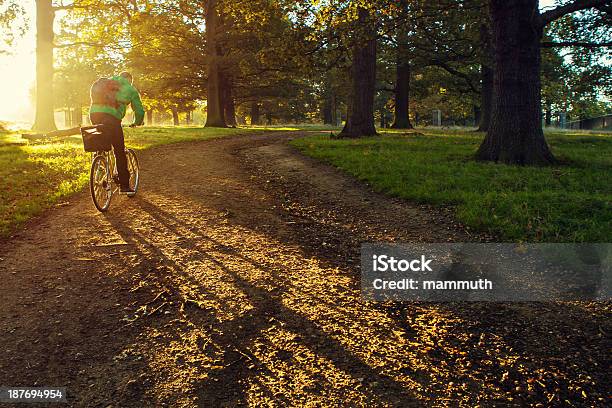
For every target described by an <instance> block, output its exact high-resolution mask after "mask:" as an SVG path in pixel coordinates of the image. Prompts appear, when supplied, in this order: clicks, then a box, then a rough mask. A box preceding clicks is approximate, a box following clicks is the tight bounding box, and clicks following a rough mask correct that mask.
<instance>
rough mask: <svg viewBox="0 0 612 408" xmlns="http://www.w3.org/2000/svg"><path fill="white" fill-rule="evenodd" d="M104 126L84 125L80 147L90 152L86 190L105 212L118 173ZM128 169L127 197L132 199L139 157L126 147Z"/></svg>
mask: <svg viewBox="0 0 612 408" xmlns="http://www.w3.org/2000/svg"><path fill="white" fill-rule="evenodd" d="M103 126H104V125H93V126H84V127H82V128H81V136H82V137H83V147H84V149H85V151H86V152H90V153H91V168H90V172H89V191H90V193H91V198H92V200H93V202H94V205H95V206H96V208H97V209H98V211H100V212H106V211H108V209H109V207H110V204H111V200H112V198H113V194H115V193H116V192H117V191H118V190H119V176H118V172H117V163H116V160H115V153H114V151H113V147H112V145H111V143H110V140H108V138H106V137H105V136H104V134H103V132H102V128H103ZM125 155H126V157H127V164H128V171H129V173H130V181H129V185H130V188H131V189H132V190H134V192H133V193H128V194H127V196H128V197H130V198H132V197H134V196H135V195H136V192H137V190H138V183H139V181H140V173H139V168H138V159H137V158H136V153H134V150H132V149H125Z"/></svg>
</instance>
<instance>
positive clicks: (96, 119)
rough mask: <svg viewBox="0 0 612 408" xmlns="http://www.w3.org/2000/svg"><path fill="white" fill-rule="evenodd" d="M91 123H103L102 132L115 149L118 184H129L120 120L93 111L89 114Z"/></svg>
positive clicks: (125, 185)
mask: <svg viewBox="0 0 612 408" xmlns="http://www.w3.org/2000/svg"><path fill="white" fill-rule="evenodd" d="M89 119H91V123H92V124H93V125H104V127H103V128H102V132H103V133H105V134H106V135H107V136H108V137H110V140H111V143H112V144H113V150H114V151H115V159H116V160H117V173H119V184H121V185H122V186H124V187H127V186H129V184H130V172H129V171H128V167H127V158H126V157H125V140H124V138H123V128H122V127H121V121H120V120H119V119H117V118H116V117H114V116H113V115H110V114H108V113H103V112H94V113H91V114H90V115H89Z"/></svg>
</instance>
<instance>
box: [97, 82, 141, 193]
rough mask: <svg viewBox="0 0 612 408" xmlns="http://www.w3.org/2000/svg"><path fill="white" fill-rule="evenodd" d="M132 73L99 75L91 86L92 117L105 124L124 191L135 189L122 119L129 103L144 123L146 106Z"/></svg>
mask: <svg viewBox="0 0 612 408" xmlns="http://www.w3.org/2000/svg"><path fill="white" fill-rule="evenodd" d="M132 83H133V77H132V74H130V73H129V72H122V73H121V74H119V75H117V76H114V77H112V78H100V79H98V80H97V81H96V82H94V83H93V85H92V86H91V92H90V93H91V106H90V107H89V118H90V120H91V123H92V124H93V125H103V127H102V132H103V133H104V134H105V135H106V136H107V137H109V138H110V141H111V143H112V145H113V150H114V152H115V158H116V161H117V172H118V173H119V174H118V176H119V186H120V192H122V193H133V192H134V191H133V190H132V188H131V187H130V184H129V183H130V173H129V171H128V166H127V158H126V156H125V139H124V136H123V128H122V127H121V121H122V120H123V117H124V116H125V112H126V107H127V105H128V104H129V105H131V106H132V110H133V111H134V123H133V124H132V125H130V126H141V125H143V124H144V122H143V119H144V109H143V107H142V101H141V100H140V94H139V93H138V90H137V89H136V88H135V87H134V86H133V85H132Z"/></svg>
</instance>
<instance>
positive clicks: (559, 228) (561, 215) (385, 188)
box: [292, 130, 612, 242]
mask: <svg viewBox="0 0 612 408" xmlns="http://www.w3.org/2000/svg"><path fill="white" fill-rule="evenodd" d="M420 132H422V135H419V134H402V133H400V132H387V133H384V134H383V135H382V137H372V138H364V139H359V140H331V139H330V138H329V137H328V136H327V135H318V136H314V137H308V138H303V139H297V140H295V141H293V142H292V143H293V144H294V145H295V146H297V147H298V148H299V149H301V150H302V151H304V152H305V153H306V154H308V155H310V156H313V157H315V158H318V159H322V160H324V161H327V162H329V163H331V164H333V165H335V166H337V167H340V168H342V169H344V170H346V171H348V172H349V173H351V174H353V175H355V176H356V177H358V178H359V179H361V180H364V181H367V182H368V183H370V184H371V185H372V186H373V187H374V188H375V189H377V190H379V191H382V192H385V193H388V194H391V195H394V196H399V197H402V198H406V199H409V200H412V201H415V202H420V203H430V204H436V205H447V204H451V205H455V206H456V208H457V217H458V219H459V220H461V221H462V222H464V223H465V224H466V225H469V226H470V227H474V228H476V229H479V230H481V231H488V232H491V233H494V234H496V235H497V236H499V237H500V238H501V239H502V240H507V241H516V240H525V241H546V242H610V241H611V240H612V205H611V197H612V183H610V180H611V178H612V135H610V134H596V133H588V134H584V133H575V132H574V133H572V132H563V133H550V134H548V135H547V139H548V141H549V143H550V145H551V147H552V149H553V151H554V153H555V155H556V156H557V157H558V158H559V159H561V160H562V161H563V162H564V163H565V164H563V165H559V166H554V167H545V168H542V167H515V166H506V165H496V164H490V163H480V162H476V161H474V160H473V159H472V157H473V154H474V152H475V151H476V148H477V147H478V145H479V143H480V141H481V140H482V137H483V135H482V134H478V133H469V132H464V131H457V130H455V131H450V132H449V131H441V130H431V131H430V130H421V131H420Z"/></svg>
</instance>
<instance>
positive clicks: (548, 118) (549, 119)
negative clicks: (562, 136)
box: [544, 106, 552, 126]
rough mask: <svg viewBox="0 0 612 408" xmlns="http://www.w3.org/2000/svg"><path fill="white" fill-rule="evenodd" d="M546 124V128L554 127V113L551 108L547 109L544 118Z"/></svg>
mask: <svg viewBox="0 0 612 408" xmlns="http://www.w3.org/2000/svg"><path fill="white" fill-rule="evenodd" d="M544 122H545V124H546V126H551V125H552V111H551V110H550V106H547V107H546V116H545V118H544Z"/></svg>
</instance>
